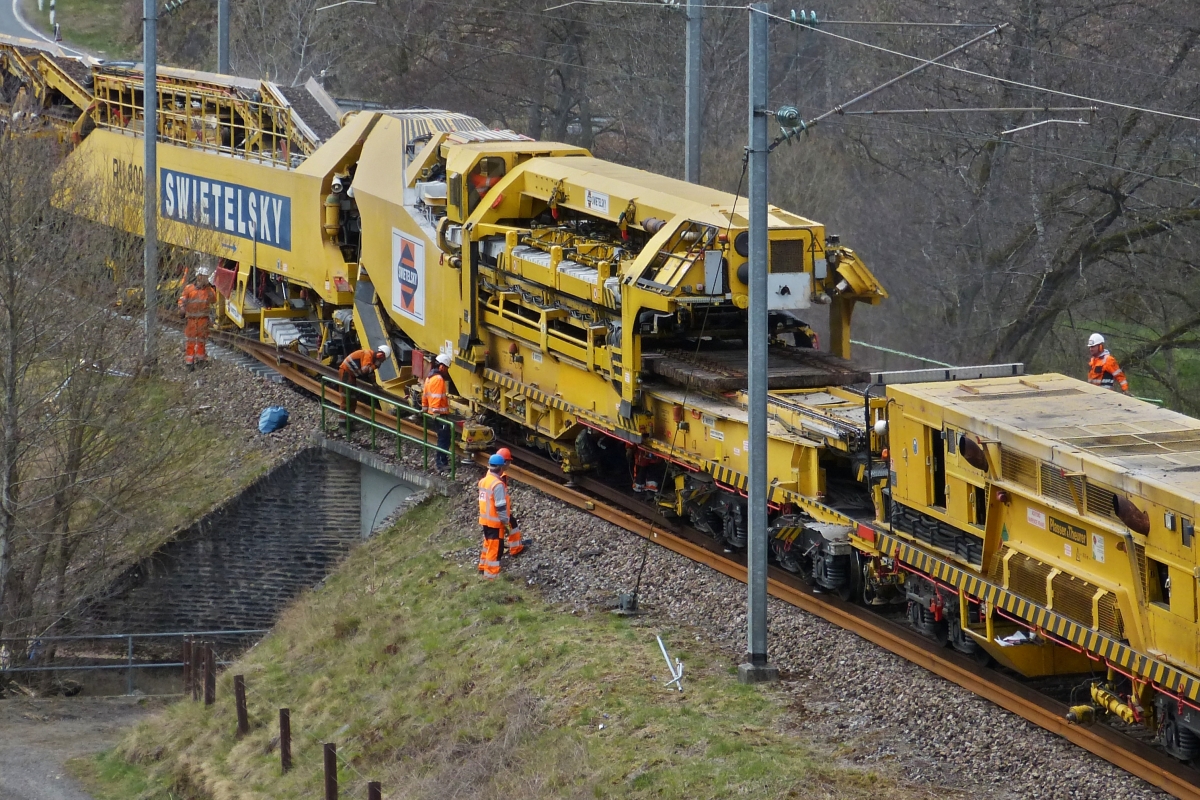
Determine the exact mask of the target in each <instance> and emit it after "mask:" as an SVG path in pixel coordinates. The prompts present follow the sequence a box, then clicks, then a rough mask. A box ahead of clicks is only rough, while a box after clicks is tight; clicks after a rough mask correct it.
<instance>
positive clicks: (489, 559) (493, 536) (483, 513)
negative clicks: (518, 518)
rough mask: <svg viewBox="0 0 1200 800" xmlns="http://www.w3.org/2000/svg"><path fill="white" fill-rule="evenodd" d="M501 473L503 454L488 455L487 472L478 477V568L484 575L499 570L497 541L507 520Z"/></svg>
mask: <svg viewBox="0 0 1200 800" xmlns="http://www.w3.org/2000/svg"><path fill="white" fill-rule="evenodd" d="M503 475H504V456H501V455H500V454H499V453H497V454H496V455H494V456H492V457H491V458H489V459H488V471H487V474H486V475H484V476H483V478H482V479H480V481H479V525H480V527H481V528H482V529H483V545H482V546H481V547H480V548H479V571H480V572H482V573H483V577H485V578H494V577H496V576H497V575H499V574H500V541H501V539H503V538H504V533H505V531H506V530H507V529H508V527H509V524H510V518H509V516H508V491H507V490H506V489H505V488H504V477H503Z"/></svg>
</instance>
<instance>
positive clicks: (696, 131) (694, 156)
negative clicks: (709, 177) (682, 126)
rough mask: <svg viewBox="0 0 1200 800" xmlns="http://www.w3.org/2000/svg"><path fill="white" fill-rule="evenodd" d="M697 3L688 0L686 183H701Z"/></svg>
mask: <svg viewBox="0 0 1200 800" xmlns="http://www.w3.org/2000/svg"><path fill="white" fill-rule="evenodd" d="M700 3H701V0H688V2H687V55H686V57H685V70H684V71H685V73H686V77H685V81H686V85H685V94H686V96H687V101H686V102H687V108H686V116H687V128H686V130H685V131H684V136H683V142H684V158H683V179H684V180H686V181H688V182H689V183H699V182H700V136H701V133H700V114H701V105H700V103H701V101H700V94H701V92H700V88H701V82H702V80H703V73H702V72H701V69H700V51H701V38H700V15H701V14H702V13H703V7H702V6H701V4H700Z"/></svg>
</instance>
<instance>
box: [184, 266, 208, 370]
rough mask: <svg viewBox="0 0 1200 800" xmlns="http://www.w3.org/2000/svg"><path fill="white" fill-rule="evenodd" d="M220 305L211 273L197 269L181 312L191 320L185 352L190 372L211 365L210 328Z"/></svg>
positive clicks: (186, 288) (188, 323)
mask: <svg viewBox="0 0 1200 800" xmlns="http://www.w3.org/2000/svg"><path fill="white" fill-rule="evenodd" d="M216 304H217V290H216V289H214V288H213V287H212V286H211V285H210V284H209V282H208V270H206V269H204V268H203V267H202V268H200V269H198V270H196V277H195V278H194V279H193V280H192V282H191V283H189V284H188V285H187V286H185V287H183V292H182V293H181V294H180V295H179V313H180V315H181V316H182V317H183V318H184V319H185V320H187V321H186V322H185V323H184V326H183V340H184V342H185V350H184V356H183V363H185V364H187V368H188V372H191V371H192V370H194V369H195V368H196V365H197V364H206V363H208V352H207V350H206V349H205V344H206V343H207V342H208V327H209V325H210V324H211V323H212V320H213V315H214V313H215V308H214V307H215V306H216Z"/></svg>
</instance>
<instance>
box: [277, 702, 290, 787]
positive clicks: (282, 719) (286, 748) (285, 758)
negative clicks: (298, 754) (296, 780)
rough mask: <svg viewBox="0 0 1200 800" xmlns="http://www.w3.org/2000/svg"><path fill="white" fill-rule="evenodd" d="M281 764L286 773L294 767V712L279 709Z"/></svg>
mask: <svg viewBox="0 0 1200 800" xmlns="http://www.w3.org/2000/svg"><path fill="white" fill-rule="evenodd" d="M279 766H280V768H281V769H282V770H283V772H284V773H285V774H286V773H287V772H288V770H290V769H291V768H292V712H291V711H290V710H288V709H286V708H281V709H279Z"/></svg>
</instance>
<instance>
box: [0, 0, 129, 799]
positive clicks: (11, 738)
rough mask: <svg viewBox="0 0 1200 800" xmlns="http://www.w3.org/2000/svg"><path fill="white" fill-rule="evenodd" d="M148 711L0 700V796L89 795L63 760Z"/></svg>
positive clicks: (111, 704) (111, 738)
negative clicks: (67, 769)
mask: <svg viewBox="0 0 1200 800" xmlns="http://www.w3.org/2000/svg"><path fill="white" fill-rule="evenodd" d="M0 1H2V2H7V0H0ZM148 711H149V709H148V708H147V707H146V706H143V705H139V704H138V703H137V702H136V701H134V700H132V699H128V698H86V697H80V698H46V699H24V698H8V699H4V700H0V798H4V800H92V796H91V795H89V794H87V793H86V792H84V791H83V790H82V789H80V788H79V786H78V785H77V784H76V783H75V781H74V780H73V779H72V778H71V777H70V775H68V774H67V771H66V769H65V768H64V767H63V765H64V764H65V763H66V762H67V760H68V759H71V758H75V757H76V756H83V755H87V754H89V753H95V752H98V751H100V750H104V749H107V748H109V747H112V746H113V745H115V744H116V743H117V740H118V739H120V737H121V734H122V733H124V732H125V730H126V729H127V728H128V727H129V726H130V725H132V724H133V723H134V722H136V721H137V720H138V719H140V718H141V717H142V716H144V715H145V714H147V713H148Z"/></svg>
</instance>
